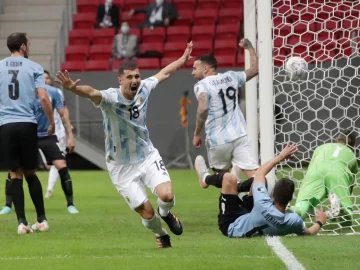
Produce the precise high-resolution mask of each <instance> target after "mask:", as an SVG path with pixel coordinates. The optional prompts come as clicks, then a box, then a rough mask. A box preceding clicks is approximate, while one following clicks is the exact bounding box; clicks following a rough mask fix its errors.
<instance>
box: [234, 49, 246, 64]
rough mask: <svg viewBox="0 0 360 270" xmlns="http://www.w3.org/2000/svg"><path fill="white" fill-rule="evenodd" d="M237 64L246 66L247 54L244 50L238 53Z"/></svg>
mask: <svg viewBox="0 0 360 270" xmlns="http://www.w3.org/2000/svg"><path fill="white" fill-rule="evenodd" d="M236 65H237V66H238V67H244V66H245V54H244V51H243V52H240V53H238V55H237V58H236Z"/></svg>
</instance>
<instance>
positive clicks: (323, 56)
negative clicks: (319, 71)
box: [314, 50, 335, 62]
mask: <svg viewBox="0 0 360 270" xmlns="http://www.w3.org/2000/svg"><path fill="white" fill-rule="evenodd" d="M334 58H335V51H327V50H320V51H317V52H314V59H316V61H317V62H329V61H332V59H334Z"/></svg>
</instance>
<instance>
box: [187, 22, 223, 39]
mask: <svg viewBox="0 0 360 270" xmlns="http://www.w3.org/2000/svg"><path fill="white" fill-rule="evenodd" d="M214 36H215V25H196V26H193V28H192V30H191V40H192V41H210V42H212V40H213V39H214ZM216 38H218V37H216Z"/></svg>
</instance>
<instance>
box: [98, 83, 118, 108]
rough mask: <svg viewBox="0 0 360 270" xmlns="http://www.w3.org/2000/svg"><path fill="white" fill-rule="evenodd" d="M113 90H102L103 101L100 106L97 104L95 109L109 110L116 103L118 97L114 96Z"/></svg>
mask: <svg viewBox="0 0 360 270" xmlns="http://www.w3.org/2000/svg"><path fill="white" fill-rule="evenodd" d="M113 92H114V91H113V89H112V88H109V89H107V90H101V91H100V93H101V101H100V104H99V105H96V104H95V107H98V108H100V109H102V110H105V111H106V110H109V109H110V108H112V106H113V105H114V104H115V103H116V101H117V100H116V97H114V95H113Z"/></svg>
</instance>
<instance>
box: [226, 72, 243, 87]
mask: <svg viewBox="0 0 360 270" xmlns="http://www.w3.org/2000/svg"><path fill="white" fill-rule="evenodd" d="M226 73H227V74H229V75H231V76H232V77H234V78H235V79H236V81H237V84H238V87H241V86H242V85H243V84H244V83H245V82H246V73H245V72H244V71H227V72H226Z"/></svg>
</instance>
